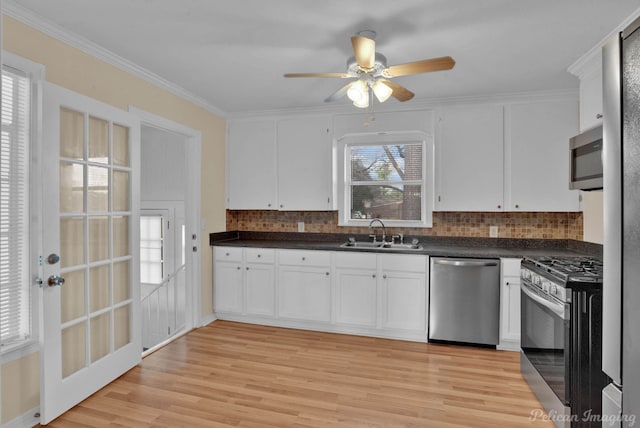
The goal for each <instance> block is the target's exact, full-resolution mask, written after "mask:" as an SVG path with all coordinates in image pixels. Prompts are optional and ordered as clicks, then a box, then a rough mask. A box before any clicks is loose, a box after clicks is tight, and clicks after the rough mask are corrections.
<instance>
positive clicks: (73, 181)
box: [60, 162, 84, 213]
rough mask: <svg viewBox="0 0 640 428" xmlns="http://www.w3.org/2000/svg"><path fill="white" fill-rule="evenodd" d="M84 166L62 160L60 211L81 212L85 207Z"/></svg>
mask: <svg viewBox="0 0 640 428" xmlns="http://www.w3.org/2000/svg"><path fill="white" fill-rule="evenodd" d="M83 192H84V166H82V165H80V164H77V163H67V162H60V211H61V212H63V213H71V212H75V213H81V212H82V211H83V209H84V203H83V198H82V196H83Z"/></svg>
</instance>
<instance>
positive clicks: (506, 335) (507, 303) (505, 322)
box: [500, 276, 520, 344]
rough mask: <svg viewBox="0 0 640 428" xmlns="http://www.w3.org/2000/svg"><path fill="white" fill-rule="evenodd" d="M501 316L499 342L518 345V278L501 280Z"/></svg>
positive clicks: (510, 277) (511, 277)
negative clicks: (509, 342)
mask: <svg viewBox="0 0 640 428" xmlns="http://www.w3.org/2000/svg"><path fill="white" fill-rule="evenodd" d="M501 299H502V302H501V303H502V314H501V315H502V316H501V318H502V319H501V323H500V324H501V325H500V341H501V342H502V341H511V342H517V343H518V344H519V343H520V277H518V276H506V277H504V278H503V280H502V296H501Z"/></svg>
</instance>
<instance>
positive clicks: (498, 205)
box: [435, 105, 504, 211]
mask: <svg viewBox="0 0 640 428" xmlns="http://www.w3.org/2000/svg"><path fill="white" fill-rule="evenodd" d="M438 135H439V136H437V140H436V148H437V150H438V153H439V155H438V158H439V162H438V171H439V173H438V184H437V186H438V187H437V188H438V192H437V195H438V196H437V198H436V205H435V206H436V210H437V211H502V206H503V180H504V178H503V176H504V173H503V147H504V144H503V143H504V138H503V108H502V106H493V105H485V106H472V107H456V108H448V109H443V110H442V111H441V112H440V116H439V122H438Z"/></svg>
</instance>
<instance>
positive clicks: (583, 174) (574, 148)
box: [569, 126, 602, 190]
mask: <svg viewBox="0 0 640 428" xmlns="http://www.w3.org/2000/svg"><path fill="white" fill-rule="evenodd" d="M569 153H570V156H569V159H570V160H569V163H570V165H569V170H570V175H569V189H580V190H599V189H602V126H598V127H596V128H592V129H590V130H588V131H585V132H583V133H581V134H579V135H576V136H575V137H573V138H571V139H570V140H569Z"/></svg>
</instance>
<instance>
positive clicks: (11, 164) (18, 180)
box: [0, 66, 31, 350]
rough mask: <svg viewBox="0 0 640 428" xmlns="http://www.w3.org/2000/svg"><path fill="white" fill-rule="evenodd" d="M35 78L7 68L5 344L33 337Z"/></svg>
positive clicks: (1, 285)
mask: <svg viewBox="0 0 640 428" xmlns="http://www.w3.org/2000/svg"><path fill="white" fill-rule="evenodd" d="M30 83H31V82H30V79H29V77H28V76H27V75H26V73H23V72H21V71H19V70H16V69H13V68H11V67H7V66H4V67H3V69H2V139H1V142H0V346H1V348H0V349H2V350H5V349H7V348H9V347H11V346H12V345H16V344H18V343H21V342H24V341H26V340H28V339H29V338H30V337H31V295H30V288H31V287H30V284H31V281H30V273H29V270H30V266H29V262H30V253H29V251H30V250H29V239H30V235H29V151H30V150H29V148H30V147H29V146H30V136H29V128H30V123H29V122H30V120H29V119H30V100H31V94H30V86H31V85H30Z"/></svg>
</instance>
